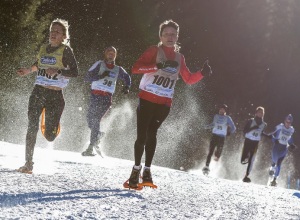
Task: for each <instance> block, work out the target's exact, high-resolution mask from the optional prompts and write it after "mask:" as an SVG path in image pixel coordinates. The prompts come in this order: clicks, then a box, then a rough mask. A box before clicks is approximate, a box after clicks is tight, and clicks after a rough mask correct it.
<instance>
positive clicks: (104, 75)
mask: <svg viewBox="0 0 300 220" xmlns="http://www.w3.org/2000/svg"><path fill="white" fill-rule="evenodd" d="M109 73H110V71H108V70H105V71H104V72H103V73H102V74H101V75H100V79H103V78H104V77H106V76H109Z"/></svg>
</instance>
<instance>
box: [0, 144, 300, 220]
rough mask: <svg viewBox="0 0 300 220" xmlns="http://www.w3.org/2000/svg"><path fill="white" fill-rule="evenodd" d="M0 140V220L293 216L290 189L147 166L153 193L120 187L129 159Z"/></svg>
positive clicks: (296, 213) (298, 207) (299, 207)
mask: <svg viewBox="0 0 300 220" xmlns="http://www.w3.org/2000/svg"><path fill="white" fill-rule="evenodd" d="M35 150H36V151H35V164H34V170H33V174H32V175H30V174H22V173H18V172H16V171H14V169H16V168H18V167H19V166H21V165H23V163H24V161H23V160H24V159H23V158H24V146H20V145H13V144H9V143H5V142H0V204H1V205H0V219H112V218H116V219H243V220H244V219H251V220H253V219H259V220H261V219H300V199H299V198H298V197H297V196H293V194H294V193H297V192H296V191H295V190H287V189H283V188H278V187H276V188H274V187H267V186H262V185H256V184H247V183H243V182H242V181H229V180H224V179H218V178H214V177H205V176H203V174H202V171H201V170H199V173H198V174H197V173H188V172H183V171H177V170H172V169H167V168H162V167H157V166H153V168H152V174H153V179H154V181H155V183H156V184H157V185H158V189H150V188H145V189H143V190H141V191H135V190H127V189H124V188H123V186H122V184H123V182H124V181H125V180H126V179H128V177H129V175H130V172H131V168H132V165H133V162H132V161H127V160H121V159H116V158H109V157H105V158H101V157H100V156H95V157H88V158H86V157H82V156H81V155H80V153H74V152H64V151H56V150H51V149H41V148H38V147H37V148H36V149H35Z"/></svg>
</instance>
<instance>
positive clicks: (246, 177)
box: [243, 176, 251, 183]
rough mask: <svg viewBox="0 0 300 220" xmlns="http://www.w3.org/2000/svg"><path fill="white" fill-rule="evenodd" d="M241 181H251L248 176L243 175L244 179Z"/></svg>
mask: <svg viewBox="0 0 300 220" xmlns="http://www.w3.org/2000/svg"><path fill="white" fill-rule="evenodd" d="M243 182H245V183H251V179H250V178H249V177H248V176H245V177H244V179H243Z"/></svg>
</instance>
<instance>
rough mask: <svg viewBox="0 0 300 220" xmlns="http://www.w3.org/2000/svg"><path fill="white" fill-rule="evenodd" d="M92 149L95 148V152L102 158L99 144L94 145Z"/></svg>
mask: <svg viewBox="0 0 300 220" xmlns="http://www.w3.org/2000/svg"><path fill="white" fill-rule="evenodd" d="M94 149H95V151H96V152H97V154H98V155H99V156H100V157H102V158H103V156H102V153H101V149H100V146H98V145H97V146H94Z"/></svg>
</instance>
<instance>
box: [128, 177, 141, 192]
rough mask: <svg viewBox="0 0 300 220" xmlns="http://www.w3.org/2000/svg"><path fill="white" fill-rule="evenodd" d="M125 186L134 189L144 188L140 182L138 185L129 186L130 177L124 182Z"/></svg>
mask: <svg viewBox="0 0 300 220" xmlns="http://www.w3.org/2000/svg"><path fill="white" fill-rule="evenodd" d="M123 187H124V188H126V189H134V190H142V189H143V186H140V185H139V184H137V186H136V187H131V186H129V179H128V180H126V181H125V182H124V183H123Z"/></svg>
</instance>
